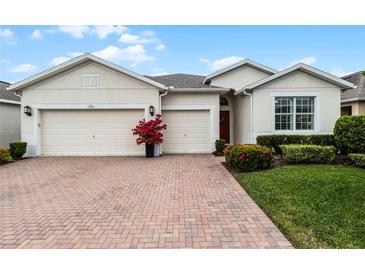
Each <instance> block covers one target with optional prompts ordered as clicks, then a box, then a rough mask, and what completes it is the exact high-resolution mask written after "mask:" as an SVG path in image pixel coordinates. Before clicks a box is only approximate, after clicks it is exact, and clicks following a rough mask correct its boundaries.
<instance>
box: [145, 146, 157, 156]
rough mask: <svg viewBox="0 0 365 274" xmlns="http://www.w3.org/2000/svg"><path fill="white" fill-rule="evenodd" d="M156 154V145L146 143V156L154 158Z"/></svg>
mask: <svg viewBox="0 0 365 274" xmlns="http://www.w3.org/2000/svg"><path fill="white" fill-rule="evenodd" d="M154 154H155V145H154V144H146V157H147V158H152V157H153V156H154Z"/></svg>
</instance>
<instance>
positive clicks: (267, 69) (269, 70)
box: [203, 59, 277, 84]
mask: <svg viewBox="0 0 365 274" xmlns="http://www.w3.org/2000/svg"><path fill="white" fill-rule="evenodd" d="M244 65H249V66H251V67H254V68H256V69H258V70H261V71H264V72H267V73H269V74H274V73H276V72H277V70H275V69H273V68H270V67H268V66H265V65H262V64H259V63H256V62H255V61H252V60H250V59H244V60H242V61H239V62H237V63H235V64H232V65H230V66H228V67H225V68H222V69H220V70H217V71H215V72H213V73H211V74H209V75H207V76H206V77H205V79H204V82H203V83H204V84H205V83H206V82H207V81H208V80H210V79H212V78H214V77H216V76H218V75H221V74H223V73H226V72H228V71H230V70H233V69H235V68H238V67H241V66H244Z"/></svg>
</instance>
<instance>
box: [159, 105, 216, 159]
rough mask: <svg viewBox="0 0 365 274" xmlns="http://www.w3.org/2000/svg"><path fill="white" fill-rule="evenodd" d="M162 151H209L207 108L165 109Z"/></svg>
mask: <svg viewBox="0 0 365 274" xmlns="http://www.w3.org/2000/svg"><path fill="white" fill-rule="evenodd" d="M162 119H163V121H164V122H165V123H166V125H167V129H166V130H165V133H164V143H163V145H162V151H163V153H209V152H211V149H210V112H209V110H165V111H163V112H162Z"/></svg>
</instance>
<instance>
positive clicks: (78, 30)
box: [58, 25, 90, 39]
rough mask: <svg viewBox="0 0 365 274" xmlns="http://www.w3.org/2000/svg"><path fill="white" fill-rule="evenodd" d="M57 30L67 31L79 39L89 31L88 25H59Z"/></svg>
mask: <svg viewBox="0 0 365 274" xmlns="http://www.w3.org/2000/svg"><path fill="white" fill-rule="evenodd" d="M58 30H59V31H61V32H65V33H68V34H70V35H71V36H73V37H75V38H78V39H80V38H83V37H84V35H85V34H86V33H88V32H89V31H90V27H89V26H84V25H79V26H71V25H67V26H59V27H58Z"/></svg>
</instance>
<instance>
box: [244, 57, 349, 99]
mask: <svg viewBox="0 0 365 274" xmlns="http://www.w3.org/2000/svg"><path fill="white" fill-rule="evenodd" d="M294 71H302V72H305V73H307V74H309V75H311V76H314V77H316V78H319V79H321V80H323V81H326V82H329V83H331V84H333V85H336V86H339V87H341V88H342V89H344V90H347V89H352V88H354V87H355V85H353V84H352V83H350V82H348V81H345V80H343V79H341V78H338V77H336V76H334V75H332V74H329V73H327V72H324V71H321V70H319V69H316V68H314V67H311V66H308V65H306V64H303V63H299V64H296V65H294V66H291V67H289V68H287V69H284V70H282V71H279V72H277V73H275V74H273V75H271V76H269V77H266V78H264V79H261V80H259V81H257V82H254V83H252V84H250V85H248V86H246V87H243V88H242V89H240V90H238V91H237V94H238V93H242V92H244V91H252V90H254V89H256V88H258V87H260V86H262V85H265V84H267V83H269V82H271V81H274V80H276V79H278V78H281V77H283V76H286V75H288V74H290V73H292V72H294Z"/></svg>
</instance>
